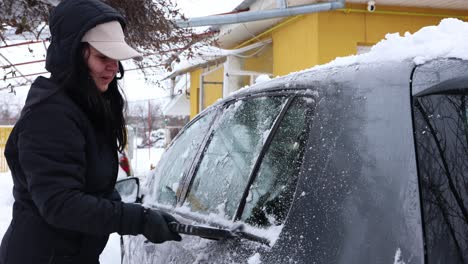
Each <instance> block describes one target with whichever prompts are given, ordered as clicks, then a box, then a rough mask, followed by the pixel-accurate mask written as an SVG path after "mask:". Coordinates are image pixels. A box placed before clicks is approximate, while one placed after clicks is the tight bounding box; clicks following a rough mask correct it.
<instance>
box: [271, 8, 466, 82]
mask: <svg viewBox="0 0 468 264" xmlns="http://www.w3.org/2000/svg"><path fill="white" fill-rule="evenodd" d="M346 10H347V11H348V12H344V11H343V10H340V11H332V12H320V13H314V14H308V15H304V16H303V17H301V18H299V19H297V20H296V21H294V22H292V23H289V24H287V25H285V26H283V27H281V28H279V29H276V30H274V31H273V32H272V34H271V36H272V39H273V58H274V65H273V74H274V75H285V74H288V73H290V72H295V71H299V70H303V69H306V68H310V67H312V66H314V65H317V64H323V63H327V62H329V61H331V60H333V59H335V58H336V57H341V56H348V55H353V54H356V52H357V46H358V45H373V44H375V43H377V42H378V41H380V40H382V39H383V38H384V37H385V35H386V34H387V33H395V32H399V33H400V34H404V33H405V32H407V31H409V32H411V33H414V32H416V31H418V30H419V29H421V28H422V27H424V26H430V25H437V24H438V23H439V22H440V20H441V19H443V17H442V16H441V15H443V16H446V17H447V16H467V15H468V11H454V10H442V9H423V8H408V7H405V8H401V7H391V6H378V8H377V10H378V12H375V13H370V12H367V8H366V5H356V4H354V5H350V4H348V5H347V6H346ZM380 11H381V12H384V13H382V14H380V13H379V12H380ZM390 13H392V14H390ZM411 13H412V14H411ZM415 13H417V14H418V15H415Z"/></svg>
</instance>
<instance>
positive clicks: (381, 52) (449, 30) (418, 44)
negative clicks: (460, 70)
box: [318, 18, 468, 67]
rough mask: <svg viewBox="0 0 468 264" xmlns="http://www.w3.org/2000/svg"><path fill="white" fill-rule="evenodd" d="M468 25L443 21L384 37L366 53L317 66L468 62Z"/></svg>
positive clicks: (460, 22) (455, 21)
mask: <svg viewBox="0 0 468 264" xmlns="http://www.w3.org/2000/svg"><path fill="white" fill-rule="evenodd" d="M467 43H468V23H466V22H463V21H461V20H458V19H455V18H447V19H443V20H442V21H441V22H440V23H439V25H437V26H428V27H423V28H422V29H420V30H419V31H417V32H415V33H414V34H411V33H409V32H406V33H405V34H404V36H400V35H399V34H398V33H392V34H387V35H386V36H385V39H383V40H382V41H380V42H379V43H377V44H376V45H375V46H373V47H372V48H371V50H370V52H368V53H365V54H361V55H355V56H348V57H340V58H337V59H335V60H333V61H332V62H330V63H328V64H325V65H322V66H318V67H323V66H326V67H334V66H343V65H350V64H356V63H360V64H362V63H372V62H379V61H404V60H406V59H413V61H414V63H416V64H418V65H419V64H423V63H425V62H427V61H430V60H433V59H436V58H459V59H468V44H467Z"/></svg>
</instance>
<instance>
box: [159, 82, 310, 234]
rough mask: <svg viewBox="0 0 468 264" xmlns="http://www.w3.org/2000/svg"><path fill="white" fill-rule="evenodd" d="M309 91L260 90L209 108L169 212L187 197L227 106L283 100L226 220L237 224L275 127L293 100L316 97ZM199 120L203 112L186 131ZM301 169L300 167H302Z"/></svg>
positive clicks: (195, 218) (301, 88) (306, 88)
mask: <svg viewBox="0 0 468 264" xmlns="http://www.w3.org/2000/svg"><path fill="white" fill-rule="evenodd" d="M313 89H314V87H313V86H298V87H284V86H279V87H274V88H269V89H268V90H267V91H264V90H260V91H255V92H252V93H246V94H241V95H238V96H234V97H233V98H229V99H227V100H225V101H221V102H220V103H219V104H218V105H215V106H213V107H215V110H214V111H217V112H216V115H215V117H214V118H213V120H212V123H211V124H210V128H209V129H208V131H207V135H206V136H205V137H204V139H203V142H202V143H201V144H200V146H199V148H198V150H197V154H196V155H195V158H194V160H193V162H192V164H191V166H190V168H189V169H188V171H187V173H186V174H185V175H184V176H183V177H182V178H181V180H180V182H179V184H180V186H182V187H181V188H180V192H179V193H178V195H177V198H176V199H177V204H176V205H175V207H174V208H173V209H175V208H180V207H181V206H182V205H183V203H184V202H185V199H186V198H187V195H188V193H189V191H190V189H191V186H192V183H193V181H194V179H195V175H196V173H197V171H198V168H199V166H200V163H201V161H202V160H203V154H204V152H205V151H206V149H207V147H208V146H209V143H210V142H211V138H212V136H213V131H214V130H215V129H216V128H217V126H218V125H219V122H220V116H221V114H222V113H223V111H224V110H225V109H227V107H228V106H229V105H231V104H233V103H235V102H238V101H242V100H249V99H253V98H258V97H273V96H278V97H281V96H284V97H287V98H286V100H285V105H284V106H283V108H282V109H281V111H280V112H279V113H278V115H277V116H276V118H275V121H274V123H273V126H272V129H271V130H270V133H269V135H268V137H267V140H266V141H265V143H264V144H263V145H262V147H261V150H260V152H259V155H258V156H257V157H256V160H255V165H254V166H253V167H252V169H251V170H250V172H249V180H248V182H247V185H246V187H245V189H244V194H243V196H242V200H241V201H240V202H239V204H238V205H237V208H236V214H235V216H234V218H233V219H231V220H230V221H233V222H235V221H238V220H239V219H240V217H241V215H242V213H243V209H244V208H243V206H244V205H245V199H246V197H247V194H248V192H249V190H250V186H251V185H252V183H253V182H254V180H255V178H256V176H257V173H258V170H259V167H260V165H261V162H262V160H263V157H264V156H265V154H266V152H267V150H268V147H269V144H270V143H271V141H272V139H273V138H274V136H275V135H276V134H277V131H278V128H279V125H280V124H281V121H282V120H283V119H284V116H285V114H286V113H287V111H288V110H289V109H290V107H291V105H292V103H293V102H294V100H295V99H296V98H312V99H314V100H315V99H317V95H316V94H314V93H310V90H313ZM313 107H314V106H312V108H313ZM209 109H210V108H207V110H209ZM312 110H313V109H312ZM209 112H211V111H209ZM312 112H313V111H312ZM202 116H205V112H202V114H200V115H199V116H197V118H195V119H194V120H192V121H191V122H190V123H189V124H188V125H187V127H189V126H190V125H191V124H192V123H193V122H196V121H197V120H198V119H199V118H201V117H202ZM184 130H185V128H184ZM184 130H183V131H184ZM183 131H181V132H183ZM181 134H182V133H181ZM176 138H177V137H176ZM175 140H176V139H174V141H175ZM301 166H303V164H302V165H301ZM298 177H300V175H298ZM242 201H244V202H242ZM241 204H243V205H242V208H241V207H240V205H241ZM160 209H164V208H160ZM174 213H176V214H179V215H180V216H182V217H184V218H187V219H190V220H193V221H196V222H198V223H203V224H209V225H212V226H214V227H217V228H230V227H229V226H227V225H226V224H225V223H219V222H214V221H211V220H210V221H207V220H206V219H205V218H203V217H199V216H198V215H196V214H192V213H189V212H187V213H186V212H180V211H174Z"/></svg>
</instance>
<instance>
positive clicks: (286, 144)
mask: <svg viewBox="0 0 468 264" xmlns="http://www.w3.org/2000/svg"><path fill="white" fill-rule="evenodd" d="M313 102H314V101H313V100H308V99H304V98H297V99H296V100H295V101H294V102H293V104H292V106H291V107H290V108H289V109H288V111H287V113H286V115H285V117H284V118H283V120H281V123H280V126H279V129H278V131H277V132H276V134H275V135H274V137H273V141H272V142H271V144H270V145H269V146H268V150H267V152H266V154H265V157H264V158H263V161H262V163H261V166H260V169H259V171H258V174H257V176H256V179H255V181H254V183H253V184H252V186H251V187H250V191H249V196H248V197H247V201H246V206H245V208H244V212H243V214H242V217H241V219H242V220H244V221H246V222H247V223H250V224H252V225H256V226H270V225H279V224H282V223H283V222H284V220H285V218H286V215H287V213H288V211H289V207H290V205H291V202H292V198H293V195H294V191H295V190H296V183H297V177H298V175H299V170H300V168H301V165H302V158H303V154H304V148H305V142H306V138H307V134H308V123H309V122H310V121H311V120H310V118H308V116H310V114H309V113H310V111H311V104H313Z"/></svg>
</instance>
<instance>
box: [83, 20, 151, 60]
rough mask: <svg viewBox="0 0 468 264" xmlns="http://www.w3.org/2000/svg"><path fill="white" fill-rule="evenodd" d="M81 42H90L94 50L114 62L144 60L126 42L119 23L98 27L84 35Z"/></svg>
mask: <svg viewBox="0 0 468 264" xmlns="http://www.w3.org/2000/svg"><path fill="white" fill-rule="evenodd" d="M81 42H88V43H89V44H90V45H91V46H92V47H93V48H95V49H97V50H98V51H99V52H101V53H102V54H104V55H106V56H107V57H109V58H111V59H114V60H127V59H132V58H133V59H135V60H139V61H141V60H142V59H143V57H142V56H141V54H140V53H138V52H137V51H136V50H134V49H133V48H132V47H130V46H129V45H128V44H127V43H126V42H125V36H124V33H123V30H122V26H121V25H120V23H119V22H118V21H111V22H106V23H102V24H98V25H96V26H95V27H93V28H91V29H90V30H88V31H87V32H86V33H85V34H84V36H83V38H82V39H81Z"/></svg>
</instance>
